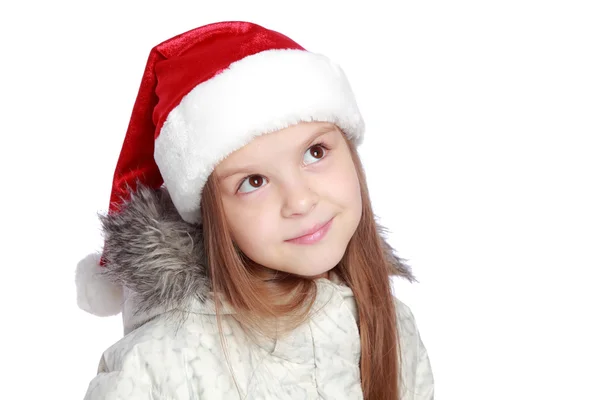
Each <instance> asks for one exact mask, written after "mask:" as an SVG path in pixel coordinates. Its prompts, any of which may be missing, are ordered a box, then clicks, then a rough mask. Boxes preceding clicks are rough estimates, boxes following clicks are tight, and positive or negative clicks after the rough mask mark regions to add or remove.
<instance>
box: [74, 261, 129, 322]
mask: <svg viewBox="0 0 600 400" xmlns="http://www.w3.org/2000/svg"><path fill="white" fill-rule="evenodd" d="M102 268H103V267H102V266H100V254H90V255H88V256H87V257H86V258H84V259H83V260H81V261H80V262H79V263H78V264H77V272H76V274H75V284H76V286H77V305H78V306H79V308H81V309H82V310H84V311H87V312H89V313H90V314H94V315H97V316H99V317H108V316H111V315H117V314H118V313H119V312H121V308H122V305H123V288H122V287H121V286H119V285H115V284H114V283H112V282H110V281H109V280H108V279H107V278H106V277H105V276H103V275H102V274H101V272H102Z"/></svg>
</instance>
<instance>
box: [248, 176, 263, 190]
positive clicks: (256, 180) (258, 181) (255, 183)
mask: <svg viewBox="0 0 600 400" xmlns="http://www.w3.org/2000/svg"><path fill="white" fill-rule="evenodd" d="M248 182H249V183H250V186H252V187H255V188H259V187H261V186H262V182H263V178H262V176H260V175H252V176H251V177H250V178H249V179H248Z"/></svg>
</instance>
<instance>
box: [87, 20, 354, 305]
mask: <svg viewBox="0 0 600 400" xmlns="http://www.w3.org/2000/svg"><path fill="white" fill-rule="evenodd" d="M302 121H324V122H331V123H334V124H336V125H337V126H338V127H339V128H340V129H341V130H342V131H343V132H344V133H345V134H346V135H347V136H348V137H349V138H350V139H351V140H353V141H354V142H355V143H357V144H360V143H361V142H362V136H363V132H364V123H363V119H362V117H361V114H360V112H359V110H358V107H357V104H356V101H355V99H354V95H353V92H352V89H351V87H350V84H349V82H348V80H347V79H346V76H345V74H344V72H343V71H342V69H341V68H340V67H339V66H338V65H336V64H335V63H333V62H332V61H330V60H329V59H328V58H327V57H325V56H323V55H320V54H316V53H311V52H309V51H307V50H305V49H304V48H302V47H301V46H300V45H299V44H297V43H296V42H294V41H293V40H291V39H290V38H288V37H286V36H284V35H282V34H281V33H278V32H275V31H273V30H269V29H265V28H263V27H261V26H259V25H256V24H253V23H248V22H220V23H215V24H210V25H206V26H202V27H200V28H196V29H193V30H191V31H188V32H185V33H183V34H180V35H178V36H175V37H173V38H171V39H168V40H166V41H164V42H162V43H160V44H159V45H157V46H155V47H154V48H153V49H152V50H151V51H150V55H149V57H148V61H147V64H146V68H145V70H144V75H143V77H142V82H141V86H140V89H139V93H138V96H137V99H136V101H135V104H134V107H133V112H132V115H131V120H130V122H129V127H128V129H127V132H126V135H125V140H124V143H123V148H122V150H121V153H120V157H119V159H118V162H117V166H116V170H115V173H114V179H113V185H112V192H111V196H110V205H109V213H111V212H118V210H119V207H120V205H122V204H123V203H124V202H126V201H127V200H128V198H129V196H130V189H133V190H135V185H136V184H138V183H141V184H144V185H146V186H149V187H152V188H155V189H158V188H160V187H161V186H162V185H163V184H164V186H165V187H166V188H167V190H168V192H169V194H170V196H171V199H172V201H173V204H174V205H175V208H176V209H177V211H178V213H179V214H180V216H181V218H182V219H183V220H185V221H187V222H189V223H200V222H201V221H200V196H201V193H202V188H203V186H204V184H205V183H206V180H207V179H208V177H209V175H210V174H211V172H212V171H213V169H214V167H215V166H216V165H217V164H218V163H219V162H220V161H222V160H223V159H224V158H225V157H227V156H228V155H229V154H231V153H232V152H234V151H235V150H237V149H239V148H241V147H243V146H244V145H245V144H247V143H249V142H250V141H251V140H252V139H253V138H254V137H256V136H259V135H263V134H265V133H269V132H274V131H277V130H279V129H283V128H286V127H288V126H291V125H294V124H297V123H299V122H302ZM104 268H105V267H104V263H103V262H102V261H101V257H100V256H99V255H90V256H88V257H86V258H85V259H83V260H82V261H81V262H80V263H79V265H78V266H77V274H76V284H77V298H78V305H79V307H80V308H82V309H84V310H86V311H88V312H90V313H92V314H96V315H103V316H106V315H115V314H118V313H119V312H120V310H121V303H122V301H123V299H122V290H121V288H120V287H118V286H115V285H114V284H112V283H110V282H108V281H107V279H106V277H105V276H103V274H102V273H101V272H102V270H103V269H104Z"/></svg>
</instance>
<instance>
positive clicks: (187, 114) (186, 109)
mask: <svg viewBox="0 0 600 400" xmlns="http://www.w3.org/2000/svg"><path fill="white" fill-rule="evenodd" d="M302 121H307V122H309V121H323V122H331V123H334V124H336V125H337V126H338V127H339V128H340V129H341V130H342V131H344V132H345V134H346V135H347V136H348V137H349V138H350V139H352V140H354V141H355V142H356V143H357V144H360V143H361V142H362V135H363V132H364V122H363V119H362V116H361V114H360V112H359V109H358V106H357V104H356V101H355V98H354V94H353V92H352V89H351V87H350V84H349V82H348V80H347V78H346V75H345V74H344V72H343V71H342V69H341V68H340V67H339V66H338V65H336V64H334V63H333V62H331V61H330V60H329V59H328V58H327V57H325V56H323V55H319V54H315V53H310V52H308V51H303V50H268V51H264V52H261V53H257V54H254V55H251V56H248V57H246V58H243V59H242V60H240V61H237V62H235V63H233V64H231V65H230V67H229V68H227V69H226V70H224V71H223V72H221V73H219V74H217V75H216V76H214V77H213V78H212V79H210V80H208V81H206V82H203V83H201V84H199V85H198V86H196V87H195V88H194V89H192V90H191V91H190V93H188V94H187V95H186V96H184V97H183V99H182V100H181V103H180V104H179V105H178V106H177V107H175V108H174V109H173V110H171V112H170V113H169V116H168V117H167V119H166V121H165V123H164V125H163V127H162V128H161V131H160V134H159V136H158V138H157V139H156V142H155V150H154V158H155V160H156V164H157V165H158V168H159V170H160V173H161V175H162V177H163V179H164V182H165V186H166V187H167V189H168V190H169V194H170V195H171V198H172V200H173V203H174V204H175V207H176V208H177V210H178V211H179V214H180V215H181V217H182V218H183V219H184V220H186V221H187V222H190V223H197V222H199V221H200V195H201V192H202V188H203V187H204V184H205V183H206V180H207V179H208V176H209V175H210V174H211V173H212V171H213V169H214V168H215V167H216V165H217V164H218V163H219V162H220V161H222V160H223V159H224V158H225V157H227V156H228V155H229V154H231V153H232V152H234V151H235V150H237V149H239V148H241V147H243V146H244V145H246V144H247V143H249V142H250V141H251V140H252V139H253V138H254V137H256V136H259V135H262V134H265V133H269V132H274V131H277V130H279V129H283V128H286V127H288V126H291V125H295V124H297V123H299V122H302Z"/></svg>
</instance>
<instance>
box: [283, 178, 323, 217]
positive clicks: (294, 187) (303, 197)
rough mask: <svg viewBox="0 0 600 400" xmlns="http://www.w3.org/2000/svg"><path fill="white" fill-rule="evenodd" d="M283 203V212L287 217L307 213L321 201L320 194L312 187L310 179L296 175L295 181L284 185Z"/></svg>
mask: <svg viewBox="0 0 600 400" xmlns="http://www.w3.org/2000/svg"><path fill="white" fill-rule="evenodd" d="M281 190H282V194H283V205H282V208H281V214H282V216H283V217H285V218H290V217H294V216H298V215H305V214H307V213H309V212H311V211H312V210H313V209H314V208H315V206H316V205H317V203H318V202H319V196H318V195H317V193H316V192H314V191H313V190H312V189H311V188H310V182H308V179H306V178H302V177H301V176H297V177H295V179H294V180H293V182H291V183H288V184H286V185H283V186H282V189H281Z"/></svg>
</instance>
